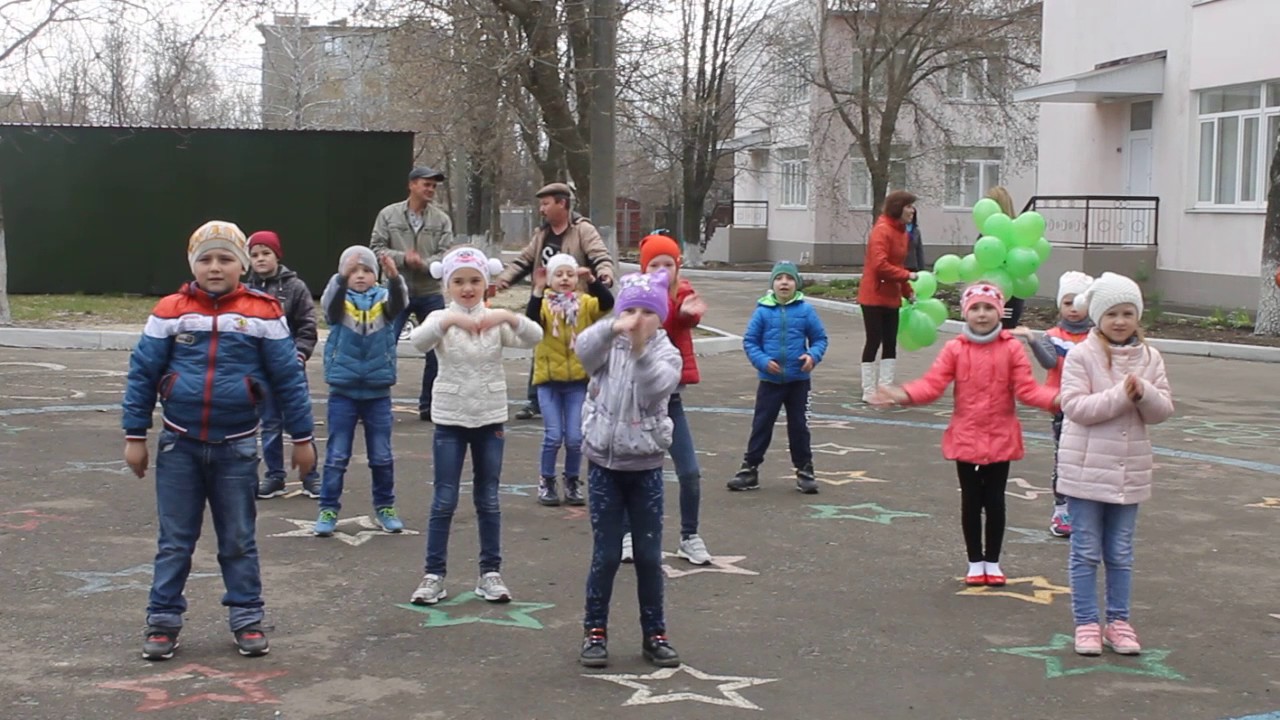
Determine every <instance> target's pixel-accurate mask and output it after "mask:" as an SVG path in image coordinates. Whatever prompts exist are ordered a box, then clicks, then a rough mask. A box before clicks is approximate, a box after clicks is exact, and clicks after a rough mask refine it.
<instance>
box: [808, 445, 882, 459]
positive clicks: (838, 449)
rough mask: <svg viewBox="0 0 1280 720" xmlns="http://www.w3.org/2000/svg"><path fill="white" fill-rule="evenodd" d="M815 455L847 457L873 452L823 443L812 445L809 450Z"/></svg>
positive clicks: (868, 449) (871, 451) (867, 449)
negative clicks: (824, 454)
mask: <svg viewBox="0 0 1280 720" xmlns="http://www.w3.org/2000/svg"><path fill="white" fill-rule="evenodd" d="M809 449H810V450H812V451H813V452H816V453H826V454H827V455H841V456H843V455H848V454H849V453H873V452H875V450H872V449H870V448H861V447H850V446H848V445H839V444H837V443H833V442H825V443H821V444H818V445H813V446H811V447H810V448H809Z"/></svg>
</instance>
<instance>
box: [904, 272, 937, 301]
mask: <svg viewBox="0 0 1280 720" xmlns="http://www.w3.org/2000/svg"><path fill="white" fill-rule="evenodd" d="M911 289H912V290H915V291H916V300H917V301H918V300H927V299H929V298H931V297H933V294H934V293H936V292H938V279H937V278H936V277H934V276H933V273H931V272H929V271H928V270H921V271H920V272H918V273H916V279H915V280H912V281H911Z"/></svg>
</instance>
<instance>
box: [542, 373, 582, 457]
mask: <svg viewBox="0 0 1280 720" xmlns="http://www.w3.org/2000/svg"><path fill="white" fill-rule="evenodd" d="M535 387H537V388H538V405H539V406H540V407H541V408H542V427H543V431H542V467H541V474H542V477H555V476H556V455H557V454H558V453H559V452H560V446H561V445H564V474H565V477H571V478H576V477H578V476H579V475H580V474H581V473H582V403H583V401H585V400H586V399H587V383H586V381H583V382H545V383H542V384H541V385H537V386H535Z"/></svg>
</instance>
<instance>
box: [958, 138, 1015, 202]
mask: <svg viewBox="0 0 1280 720" xmlns="http://www.w3.org/2000/svg"><path fill="white" fill-rule="evenodd" d="M1003 161H1004V149H1003V148H956V149H954V150H952V151H951V159H950V160H948V161H947V188H946V197H945V201H946V207H948V208H955V209H966V210H967V209H969V208H971V207H973V205H974V203H976V202H978V201H979V200H981V199H982V198H983V196H984V195H986V193H987V190H990V189H991V188H993V187H995V186H996V185H999V184H1000V164H1001V163H1002V162H1003Z"/></svg>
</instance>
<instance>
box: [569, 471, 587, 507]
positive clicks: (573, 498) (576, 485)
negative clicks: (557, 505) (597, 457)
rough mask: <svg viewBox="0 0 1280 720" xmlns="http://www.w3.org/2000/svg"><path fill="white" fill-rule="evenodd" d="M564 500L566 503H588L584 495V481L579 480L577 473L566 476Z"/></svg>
mask: <svg viewBox="0 0 1280 720" xmlns="http://www.w3.org/2000/svg"><path fill="white" fill-rule="evenodd" d="M564 502H565V504H566V505H586V504H587V501H586V500H585V499H583V497H582V483H580V482H579V481H578V476H577V475H565V476H564Z"/></svg>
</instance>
